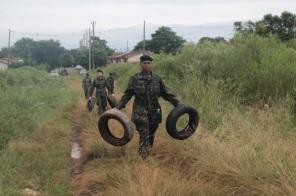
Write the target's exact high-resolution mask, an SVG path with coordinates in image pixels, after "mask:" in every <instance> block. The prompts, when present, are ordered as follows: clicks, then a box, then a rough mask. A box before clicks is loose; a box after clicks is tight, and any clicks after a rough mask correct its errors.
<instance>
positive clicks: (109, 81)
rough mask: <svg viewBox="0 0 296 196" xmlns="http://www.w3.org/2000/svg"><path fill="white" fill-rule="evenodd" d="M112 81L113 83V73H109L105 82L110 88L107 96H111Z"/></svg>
mask: <svg viewBox="0 0 296 196" xmlns="http://www.w3.org/2000/svg"><path fill="white" fill-rule="evenodd" d="M114 81H115V78H114V75H113V73H110V74H109V76H108V78H107V82H108V83H109V85H110V87H111V90H109V89H108V94H109V95H112V94H113V93H114Z"/></svg>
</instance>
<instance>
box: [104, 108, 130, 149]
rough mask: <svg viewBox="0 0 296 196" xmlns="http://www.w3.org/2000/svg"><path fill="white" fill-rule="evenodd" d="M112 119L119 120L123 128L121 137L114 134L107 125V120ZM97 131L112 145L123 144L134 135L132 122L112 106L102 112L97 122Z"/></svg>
mask: <svg viewBox="0 0 296 196" xmlns="http://www.w3.org/2000/svg"><path fill="white" fill-rule="evenodd" d="M110 119H114V120H117V121H119V122H120V124H121V125H122V126H123V128H124V135H123V137H122V138H118V137H116V136H114V135H113V134H112V133H111V131H110V129H109V126H108V121H109V120H110ZM98 128H99V132H100V134H101V136H102V138H103V139H104V140H105V141H106V142H108V143H109V144H111V145H113V146H124V145H126V144H127V143H129V142H130V141H131V139H132V138H133V135H134V124H133V123H132V122H131V121H130V120H129V118H128V117H127V116H126V114H124V113H123V112H121V111H120V110H118V109H116V108H114V109H111V110H108V111H106V112H105V113H103V114H102V115H101V117H100V119H99V122H98Z"/></svg>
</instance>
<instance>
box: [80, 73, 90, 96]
mask: <svg viewBox="0 0 296 196" xmlns="http://www.w3.org/2000/svg"><path fill="white" fill-rule="evenodd" d="M91 83H92V81H91V79H90V78H89V76H86V77H85V78H84V79H83V80H82V88H83V90H84V96H85V98H87V95H88V91H89V88H90V86H91Z"/></svg>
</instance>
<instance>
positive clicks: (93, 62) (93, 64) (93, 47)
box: [91, 21, 96, 68]
mask: <svg viewBox="0 0 296 196" xmlns="http://www.w3.org/2000/svg"><path fill="white" fill-rule="evenodd" d="M91 24H92V67H93V68H95V52H94V50H95V46H94V44H95V25H96V22H95V21H92V22H91Z"/></svg>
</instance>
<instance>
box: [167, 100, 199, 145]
mask: <svg viewBox="0 0 296 196" xmlns="http://www.w3.org/2000/svg"><path fill="white" fill-rule="evenodd" d="M184 114H188V115H189V122H188V124H187V125H186V127H185V128H184V129H182V130H177V121H178V119H179V118H180V117H181V116H182V115H184ZM198 123H199V115H198V112H197V110H196V109H194V108H193V107H191V106H187V105H183V104H179V105H178V106H177V107H175V108H174V109H173V110H172V111H171V112H170V113H169V115H168V118H167V120H166V130H167V132H168V134H169V135H170V136H171V137H173V138H175V139H178V140H185V139H187V138H189V137H190V136H192V135H193V134H194V132H195V131H196V129H197V126H198Z"/></svg>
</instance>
